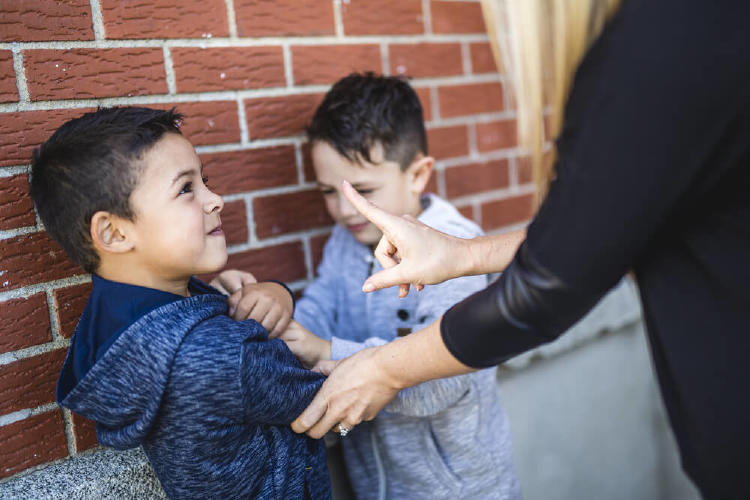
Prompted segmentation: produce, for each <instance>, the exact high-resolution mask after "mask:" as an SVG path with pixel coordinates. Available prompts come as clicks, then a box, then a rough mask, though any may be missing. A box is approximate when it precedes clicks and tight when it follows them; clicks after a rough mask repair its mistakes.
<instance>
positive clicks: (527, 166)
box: [516, 156, 534, 184]
mask: <svg viewBox="0 0 750 500" xmlns="http://www.w3.org/2000/svg"><path fill="white" fill-rule="evenodd" d="M516 173H517V174H518V183H519V184H528V183H531V182H534V169H533V168H532V166H531V161H530V160H529V157H528V156H521V157H518V158H516Z"/></svg>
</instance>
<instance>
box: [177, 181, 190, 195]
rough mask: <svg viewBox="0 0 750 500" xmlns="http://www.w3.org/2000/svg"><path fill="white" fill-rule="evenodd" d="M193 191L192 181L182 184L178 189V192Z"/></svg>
mask: <svg viewBox="0 0 750 500" xmlns="http://www.w3.org/2000/svg"><path fill="white" fill-rule="evenodd" d="M192 192H193V183H192V182H186V183H185V185H184V186H182V189H180V193H179V194H187V193H192Z"/></svg>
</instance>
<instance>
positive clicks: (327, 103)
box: [240, 74, 520, 500]
mask: <svg viewBox="0 0 750 500" xmlns="http://www.w3.org/2000/svg"><path fill="white" fill-rule="evenodd" d="M308 136H309V139H310V141H311V146H312V150H311V151H312V159H313V166H314V168H315V173H316V177H317V181H318V186H319V188H320V191H321V192H322V194H323V196H324V198H325V203H326V207H327V208H328V211H329V213H330V214H331V216H332V218H333V219H334V221H336V223H337V225H336V227H335V228H334V230H333V234H332V235H331V237H330V238H329V240H328V242H327V243H326V245H325V249H324V251H323V259H322V262H321V264H320V267H319V268H318V277H317V279H316V280H315V281H314V282H313V283H311V284H310V285H309V286H308V287H307V288H306V289H305V292H304V296H303V297H302V298H301V299H300V300H299V301H298V302H297V307H296V311H295V314H294V318H295V319H296V321H297V322H298V323H296V324H295V323H293V324H292V325H291V326H290V327H289V328H288V329H287V330H286V332H284V333H283V334H282V335H281V338H282V339H283V340H284V341H286V342H287V345H288V346H289V348H290V349H291V350H292V352H294V353H295V355H297V357H298V358H299V359H300V360H301V361H302V362H303V364H305V365H307V366H313V365H314V364H315V363H317V361H319V360H321V359H341V358H344V357H347V356H349V355H351V354H353V353H355V352H357V351H359V350H361V349H364V348H366V347H370V346H375V345H380V344H384V343H386V342H389V341H391V340H394V339H395V338H397V337H399V336H403V335H407V334H409V333H410V332H412V331H417V330H419V329H421V328H423V327H425V326H427V325H429V324H430V323H432V322H434V321H435V320H436V319H437V318H438V317H439V316H440V315H441V314H442V313H444V312H445V311H446V310H447V309H448V308H449V307H450V306H452V305H453V304H455V303H457V302H459V301H461V300H462V299H464V298H465V297H467V296H469V295H471V294H472V293H474V292H476V291H479V290H481V289H483V288H485V287H486V285H487V276H468V277H463V278H458V279H454V280H450V281H447V282H444V283H441V284H439V285H434V286H428V287H426V288H425V289H424V290H422V291H421V292H420V293H412V294H409V295H407V296H406V297H405V298H403V299H399V297H398V291H397V289H385V290H379V291H377V292H374V293H369V294H364V293H363V292H362V289H361V287H362V283H363V282H364V280H365V279H366V278H367V277H368V276H370V275H371V274H372V273H373V272H376V271H378V270H379V269H380V266H379V264H378V262H377V261H376V260H375V258H374V256H373V248H374V246H375V245H377V243H378V241H379V239H380V236H381V233H380V231H379V230H378V229H377V228H376V227H375V226H374V225H373V224H371V223H370V222H368V221H367V219H365V218H364V216H362V215H361V214H360V213H359V212H357V210H355V209H354V208H353V207H352V206H351V205H350V204H349V202H348V201H347V199H346V198H345V197H344V195H343V193H342V191H341V184H342V181H344V180H347V181H349V182H350V183H351V184H352V185H353V186H354V187H355V188H356V189H357V190H358V191H359V192H360V193H361V194H362V195H363V196H365V197H366V198H368V199H370V200H371V201H372V202H373V203H375V204H376V205H378V206H379V207H380V208H382V209H384V210H387V211H389V212H391V213H395V214H409V215H412V216H413V217H415V218H417V219H418V220H420V221H421V222H423V223H424V224H427V225H429V226H432V227H434V228H436V229H438V230H440V231H443V232H445V233H448V234H451V235H453V236H457V237H461V238H474V237H477V236H480V235H481V234H482V231H481V229H480V228H479V227H478V226H477V225H476V224H474V223H473V222H471V221H469V220H468V219H466V218H465V217H463V216H462V215H461V214H460V213H459V212H458V211H457V210H456V209H455V208H454V207H453V206H452V205H451V204H449V203H448V202H446V201H444V200H442V199H441V198H439V197H437V196H435V195H432V194H431V195H427V196H423V195H422V192H423V191H424V189H425V186H426V185H427V182H428V180H429V178H430V174H431V173H432V169H433V164H434V159H433V158H432V157H429V156H427V141H426V134H425V129H424V123H423V118H422V108H421V105H420V103H419V99H418V98H417V95H416V93H415V92H414V90H413V89H412V88H411V87H410V86H409V84H408V83H406V82H405V81H404V80H401V79H398V78H392V77H377V76H374V75H372V74H364V75H360V74H353V75H349V76H347V77H345V78H343V79H341V80H340V81H339V82H337V83H336V84H335V85H334V86H333V87H332V88H331V90H330V91H329V92H328V94H327V95H326V97H325V99H324V100H323V102H322V103H321V105H320V106H319V108H318V109H317V111H316V113H315V115H314V117H313V120H312V124H311V125H310V127H309V128H308ZM240 300H241V299H240ZM311 332H312V333H311ZM342 434H343V433H342ZM342 448H343V451H344V458H345V463H346V467H347V470H348V472H349V476H350V479H351V482H352V486H353V489H354V491H355V493H356V495H357V498H359V499H360V500H366V499H385V498H388V499H410V500H414V499H430V500H435V499H451V500H453V499H457V498H460V499H477V500H479V499H482V500H489V499H516V498H519V497H520V490H519V485H518V481H517V479H516V475H515V472H514V469H513V464H512V459H511V443H510V434H509V427H508V422H507V419H506V416H505V413H504V411H503V409H502V407H501V405H500V400H499V397H498V391H497V384H496V381H495V370H494V369H488V370H482V371H478V372H475V373H471V374H468V375H462V376H458V377H451V378H445V379H440V380H435V381H431V382H427V383H424V384H421V385H419V386H416V387H412V388H409V389H406V390H404V391H402V392H401V393H400V394H399V395H398V396H397V398H396V399H395V400H394V401H393V402H392V403H390V404H389V405H388V406H387V407H386V408H385V409H384V410H383V411H381V412H380V414H378V416H377V417H376V418H375V419H374V420H372V421H370V422H362V423H361V424H359V425H358V426H357V427H356V428H354V429H353V430H351V432H347V433H346V438H345V439H343V441H342Z"/></svg>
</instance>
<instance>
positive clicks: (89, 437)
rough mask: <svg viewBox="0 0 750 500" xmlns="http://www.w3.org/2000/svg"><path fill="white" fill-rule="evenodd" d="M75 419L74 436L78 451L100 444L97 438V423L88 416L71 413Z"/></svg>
mask: <svg viewBox="0 0 750 500" xmlns="http://www.w3.org/2000/svg"><path fill="white" fill-rule="evenodd" d="M71 415H72V417H73V418H72V420H73V437H74V438H75V445H76V452H77V453H81V452H82V451H85V450H88V449H91V448H94V447H96V446H98V445H99V441H98V440H97V439H96V424H95V423H94V422H93V421H92V420H89V419H87V418H83V417H82V416H80V415H77V414H75V413H71Z"/></svg>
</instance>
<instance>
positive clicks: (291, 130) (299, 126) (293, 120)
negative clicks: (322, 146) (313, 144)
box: [245, 94, 323, 139]
mask: <svg viewBox="0 0 750 500" xmlns="http://www.w3.org/2000/svg"><path fill="white" fill-rule="evenodd" d="M322 100H323V96H322V95H321V94H300V95H291V96H284V97H267V98H260V99H250V100H247V101H245V116H247V126H248V129H249V130H250V137H251V138H252V139H259V138H262V139H266V138H271V137H284V136H290V135H299V134H301V133H303V132H304V129H305V127H306V126H307V125H308V124H309V123H310V119H311V118H312V115H313V113H314V112H315V108H316V107H317V106H318V104H320V101H322Z"/></svg>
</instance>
